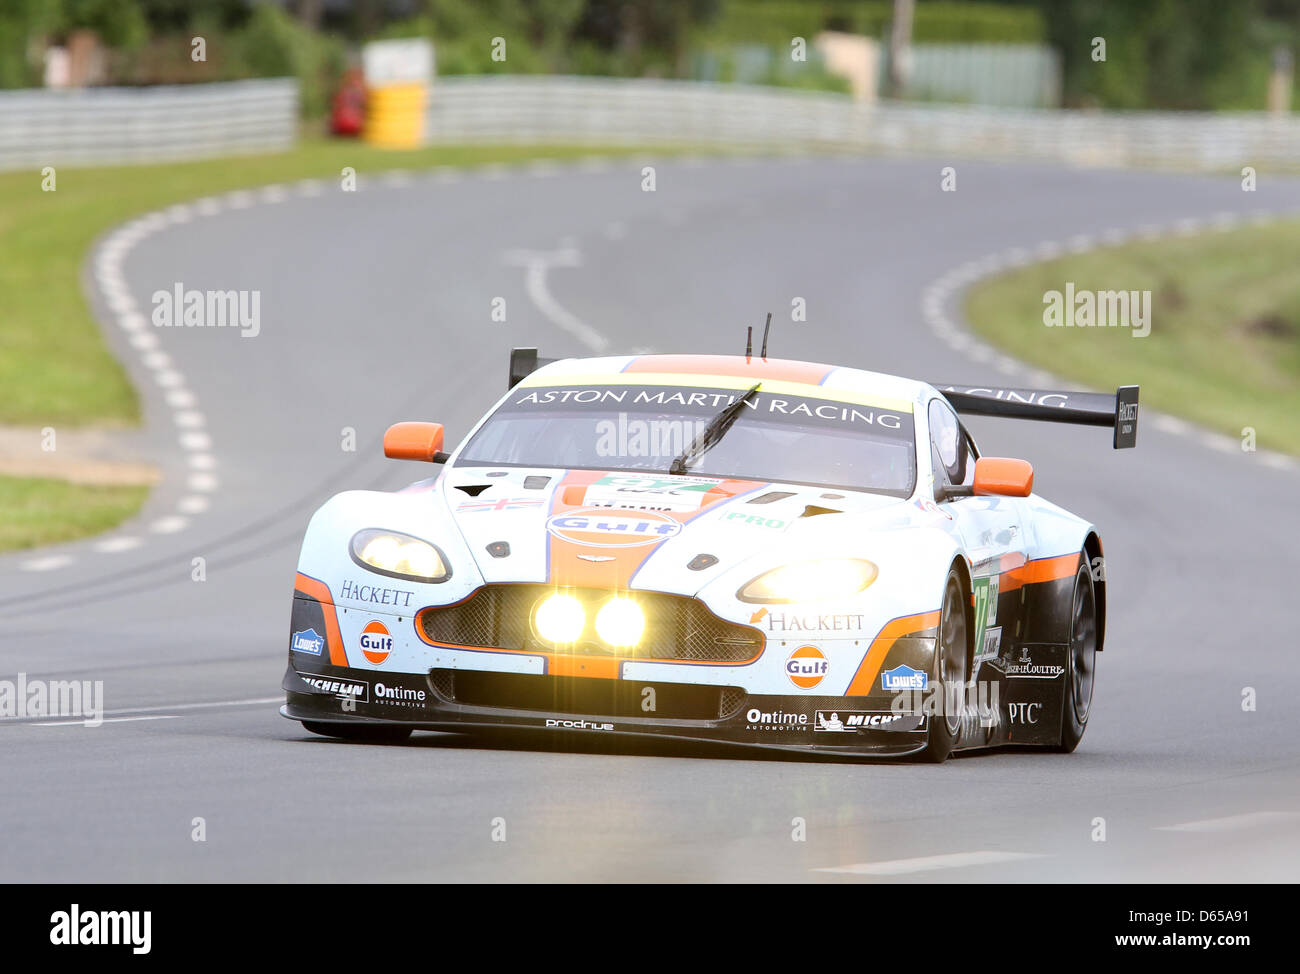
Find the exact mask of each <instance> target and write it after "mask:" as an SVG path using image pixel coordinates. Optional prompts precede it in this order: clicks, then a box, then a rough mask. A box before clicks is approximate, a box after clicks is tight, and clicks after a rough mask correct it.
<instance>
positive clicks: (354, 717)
mask: <svg viewBox="0 0 1300 974" xmlns="http://www.w3.org/2000/svg"><path fill="white" fill-rule="evenodd" d="M281 685H282V687H283V689H284V690H285V694H286V702H285V706H284V707H283V708H281V710H280V713H281V714H282V715H283V716H285V717H288V718H290V719H292V720H308V721H315V722H320V723H345V724H400V725H404V726H410V727H413V728H418V729H427V730H438V731H462V732H464V731H472V730H476V729H485V728H508V729H516V730H532V731H541V732H551V733H580V734H591V733H595V734H613V735H632V736H636V737H655V738H673V739H677V740H682V741H698V742H707V743H722V744H738V745H743V746H746V747H759V748H768V749H775V750H794V751H802V752H813V753H817V752H820V753H827V754H860V755H874V756H904V755H908V754H914V753H916V752H918V751H920V750H922V749H924V747H925V744H926V739H927V734H926V726H925V721H926V719H927V718H925V717H923V716H916V715H900V714H894V713H891V712H890V710H889V704H888V701H887V700H882V699H876V698H871V697H843V696H837V697H818V696H804V695H788V696H786V695H766V694H749V693H746V692H745V691H744V690H742V689H741V688H739V687H714V686H700V685H694V684H675V683H642V682H640V681H633V680H603V679H590V678H585V677H560V676H545V675H522V674H491V673H482V672H477V671H468V670H464V671H462V670H433V671H430V672H429V673H425V674H419V673H392V674H383V673H379V672H378V671H375V670H361V669H352V668H348V667H342V666H333V665H328V664H324V663H313V664H312V665H311V666H310V669H308V668H306V667H305V666H303V665H301V664H299V665H297V666H295V665H294V662H293V661H291V662H290V665H289V668H288V670H287V671H286V672H285V676H284V680H283V682H282V684H281Z"/></svg>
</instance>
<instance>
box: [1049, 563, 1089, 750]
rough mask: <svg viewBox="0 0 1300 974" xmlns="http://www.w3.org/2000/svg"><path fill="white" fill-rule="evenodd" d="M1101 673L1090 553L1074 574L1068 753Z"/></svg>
mask: <svg viewBox="0 0 1300 974" xmlns="http://www.w3.org/2000/svg"><path fill="white" fill-rule="evenodd" d="M1096 672H1097V591H1096V589H1095V588H1094V586H1093V583H1092V571H1091V568H1090V566H1089V564H1088V559H1087V556H1086V555H1083V556H1080V559H1079V569H1078V571H1076V572H1075V574H1074V595H1073V597H1072V599H1071V603H1070V644H1069V648H1068V652H1067V653H1066V661H1065V694H1064V699H1063V700H1062V701H1061V743H1060V744H1059V745H1058V746H1057V750H1058V751H1062V752H1064V753H1066V754H1068V753H1069V752H1071V751H1073V750H1074V749H1075V748H1076V747H1078V746H1079V741H1081V740H1082V739H1083V732H1084V730H1085V729H1086V728H1087V726H1088V713H1089V712H1090V711H1091V710H1092V688H1093V683H1094V682H1095V677H1096Z"/></svg>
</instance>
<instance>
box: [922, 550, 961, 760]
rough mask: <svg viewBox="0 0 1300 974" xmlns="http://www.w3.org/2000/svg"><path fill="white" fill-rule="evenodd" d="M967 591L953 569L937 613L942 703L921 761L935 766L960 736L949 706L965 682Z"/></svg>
mask: <svg viewBox="0 0 1300 974" xmlns="http://www.w3.org/2000/svg"><path fill="white" fill-rule="evenodd" d="M965 593H966V587H965V586H964V585H963V584H962V580H961V575H959V574H958V573H957V570H956V569H955V568H954V569H952V570H951V571H949V572H948V581H947V582H946V583H944V587H943V607H942V608H941V609H940V610H939V634H938V636H937V637H936V638H935V641H934V677H935V679H936V680H937V681H938V684H939V685H938V687H937V688H936V689H937V692H938V693H939V694H940V699H941V700H942V701H943V702H944V706H943V708H942V709H943V710H944V713H942V714H933V715H931V717H930V739H929V741H928V742H927V743H926V745H925V750H924V751H923V752H922V754H921V758H922V759H923V760H925V761H933V762H934V763H936V764H938V763H940V762H942V761H946V760H947V759H948V755H949V754H951V753H952V749H953V746H954V745H955V744H956V743H957V737H958V735H959V734H960V733H961V715H960V714H949V713H947V711H948V710H949V709H950V708H949V707H948V703H949V702H950V701H951V700H954V699H957V698H956V696H955V691H950V690H949V688H951V687H959V686H962V685H963V684H965V682H966V602H967V599H966V597H965Z"/></svg>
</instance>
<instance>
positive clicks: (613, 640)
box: [596, 596, 645, 649]
mask: <svg viewBox="0 0 1300 974" xmlns="http://www.w3.org/2000/svg"><path fill="white" fill-rule="evenodd" d="M644 632H645V613H644V612H642V611H641V606H639V605H637V604H636V603H635V602H633V601H632V600H631V599H629V598H624V597H622V596H615V597H614V598H612V599H610V600H609V601H608V602H606V603H605V604H604V605H602V606H601V607H600V611H599V612H597V613H596V635H597V636H599V637H600V638H601V639H603V640H605V642H607V643H609V644H610V645H611V646H614V647H616V648H618V649H630V648H632V647H633V646H635V645H636V644H637V643H639V642H640V641H641V635H642V633H644Z"/></svg>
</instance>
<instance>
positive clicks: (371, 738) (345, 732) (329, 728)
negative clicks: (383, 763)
mask: <svg viewBox="0 0 1300 974" xmlns="http://www.w3.org/2000/svg"><path fill="white" fill-rule="evenodd" d="M302 726H303V727H304V728H305V729H307V730H309V731H311V732H312V733H313V734H320V735H321V736H322V737H338V738H342V739H343V740H345V741H364V742H367V743H370V744H400V743H401V742H402V741H404V740H406V739H407V738H408V737H410V736H411V728H409V727H403V726H401V725H400V724H333V723H327V722H325V721H317V720H304V721H303V722H302Z"/></svg>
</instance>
